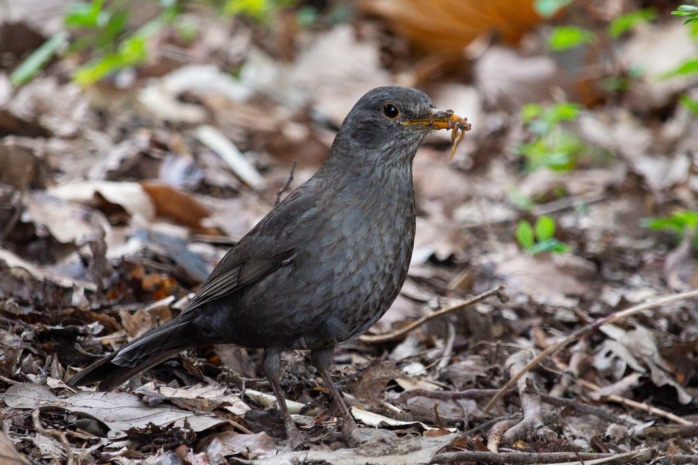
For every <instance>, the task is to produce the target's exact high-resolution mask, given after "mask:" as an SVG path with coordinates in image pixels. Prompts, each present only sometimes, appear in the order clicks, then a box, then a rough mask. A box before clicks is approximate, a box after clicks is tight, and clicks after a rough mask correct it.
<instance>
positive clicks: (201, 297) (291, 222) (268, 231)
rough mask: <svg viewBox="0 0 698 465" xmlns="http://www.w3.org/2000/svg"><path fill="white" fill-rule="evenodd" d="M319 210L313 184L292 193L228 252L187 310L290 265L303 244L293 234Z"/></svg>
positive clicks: (230, 292)
mask: <svg viewBox="0 0 698 465" xmlns="http://www.w3.org/2000/svg"><path fill="white" fill-rule="evenodd" d="M303 187H305V186H303ZM315 210H316V202H315V196H314V195H313V189H312V188H310V186H308V187H307V188H305V189H304V188H299V189H297V190H296V191H294V192H292V193H291V194H290V195H289V196H288V197H287V198H286V199H285V200H284V201H283V202H282V203H281V204H279V205H278V206H277V207H276V208H274V209H273V210H272V211H271V212H269V214H268V215H267V216H266V217H264V219H263V220H262V221H260V222H259V224H257V225H256V226H255V227H254V228H253V229H252V230H250V232H248V233H247V235H245V237H243V238H242V239H241V240H240V242H238V243H237V244H236V245H235V246H234V247H233V248H231V249H230V250H229V251H228V253H227V254H226V255H225V256H224V257H223V258H222V259H221V261H220V262H219V263H218V265H216V267H215V268H214V269H213V271H212V272H211V274H210V275H209V277H208V279H207V280H206V282H205V283H204V285H203V286H202V287H201V289H199V291H198V292H197V293H196V295H195V296H194V298H193V299H192V300H191V302H189V305H188V306H187V309H186V310H185V311H189V310H191V309H193V308H196V307H199V306H201V305H203V304H205V303H208V302H211V301H213V300H216V299H219V298H221V297H223V296H226V295H229V294H232V293H234V292H237V291H239V290H240V289H242V288H244V287H246V286H249V285H250V284H253V283H255V282H257V281H259V280H261V279H263V278H264V277H266V276H268V275H270V274H271V273H273V272H274V271H276V270H277V269H279V268H280V267H282V266H284V265H288V264H290V263H291V262H292V261H293V257H294V256H295V254H296V249H297V248H298V247H299V246H302V244H299V242H298V241H297V240H294V236H295V235H294V234H293V233H294V231H297V230H302V227H301V226H300V223H301V222H304V221H307V220H308V219H309V218H310V217H312V216H313V212H315Z"/></svg>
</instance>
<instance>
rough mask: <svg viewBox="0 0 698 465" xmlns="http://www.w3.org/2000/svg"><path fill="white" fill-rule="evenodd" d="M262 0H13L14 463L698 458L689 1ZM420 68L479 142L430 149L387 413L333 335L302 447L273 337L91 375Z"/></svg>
mask: <svg viewBox="0 0 698 465" xmlns="http://www.w3.org/2000/svg"><path fill="white" fill-rule="evenodd" d="M243 3H244V2H236V1H228V2H218V3H215V2H211V3H210V4H204V3H193V2H187V3H183V4H181V5H180V9H179V10H178V11H176V12H170V13H167V12H164V10H163V7H162V6H160V4H159V3H156V2H144V3H143V5H141V4H140V3H139V4H136V3H133V4H130V3H129V2H122V3H119V4H113V5H109V6H108V7H101V6H100V5H101V3H100V2H93V3H91V4H89V5H91V7H90V8H92V10H90V9H89V8H83V9H82V10H80V9H76V8H75V7H72V8H73V9H70V8H69V7H68V6H67V5H68V4H67V3H65V2H62V1H55V2H24V1H12V0H11V1H9V2H6V4H7V5H6V6H5V13H6V15H5V16H4V17H3V22H2V23H0V37H6V38H10V39H11V40H0V56H1V57H2V60H0V154H1V156H0V198H1V199H2V200H1V201H0V336H1V337H0V347H1V350H0V393H1V395H0V397H1V398H2V401H1V403H0V418H2V425H3V431H2V433H0V457H3V463H18V464H19V463H22V464H25V463H36V464H48V463H70V464H92V463H116V464H137V463H147V464H155V463H163V464H165V463H169V464H179V463H191V464H203V463H212V464H224V463H265V464H266V463H273V464H276V463H278V464H290V463H308V464H310V463H332V464H351V463H387V464H415V463H423V464H427V463H613V462H615V463H636V464H645V463H677V464H678V463H698V452H697V451H696V449H697V447H698V445H697V444H696V440H695V438H696V436H698V423H696V418H698V417H697V416H696V414H697V413H698V408H696V407H697V406H698V404H697V403H696V400H695V398H694V397H693V394H695V393H696V390H697V389H698V375H697V374H696V370H695V361H694V358H695V354H696V353H697V352H698V304H697V303H696V302H697V301H696V300H695V298H696V297H697V296H698V292H696V290H695V289H696V288H698V271H697V268H696V246H697V245H698V240H696V225H697V224H698V210H697V209H696V205H697V201H696V197H697V195H698V117H696V108H698V105H697V104H696V103H695V102H696V100H698V93H697V92H696V89H698V87H697V86H696V83H698V76H697V75H696V72H695V60H696V59H697V58H698V44H697V42H696V36H697V34H696V33H695V30H696V28H695V26H694V25H692V24H690V23H689V24H683V19H682V18H678V17H676V16H672V15H671V12H672V11H673V10H674V9H676V7H677V6H678V5H677V4H673V3H672V2H664V1H649V2H639V1H630V0H628V1H616V0H604V1H600V2H593V4H591V5H582V4H577V3H574V4H572V5H569V6H565V7H563V8H562V9H560V10H557V11H556V12H554V14H552V15H550V16H549V17H548V16H545V15H543V14H542V13H544V12H545V11H542V10H540V8H542V7H541V5H543V4H544V3H545V2H533V3H532V2H530V1H508V2H489V3H487V5H489V7H488V8H486V7H485V6H483V5H485V4H484V3H482V2H475V1H473V2H469V1H465V0H458V1H457V0H438V1H437V0H435V1H433V2H428V4H429V8H426V9H425V6H424V5H426V4H427V2H420V1H418V0H413V1H407V0H405V1H402V2H398V1H397V0H380V1H363V2H345V1H338V0H337V1H298V2H291V3H292V4H290V6H280V5H279V3H277V2H271V1H267V2H256V3H255V2H249V3H250V4H254V5H258V6H259V9H256V10H255V9H249V8H251V7H248V8H247V9H245V8H243V9H242V10H243V11H240V5H242V4H243ZM552 3H554V2H552ZM560 3H565V2H560ZM534 4H535V5H538V7H539V10H538V12H537V10H535V9H534V8H533V6H534ZM224 6H225V7H224ZM66 8H68V9H66ZM110 8H113V9H110ZM66 11H71V12H73V16H70V14H68V13H66ZM125 11H126V12H130V13H131V14H130V15H129V16H128V18H125V17H123V16H120V15H119V14H118V12H125ZM135 11H138V14H136V13H135ZM76 12H78V13H79V14H78V13H76ZM168 15H169V16H168ZM68 17H72V18H73V19H72V21H73V22H72V23H70V21H67V20H66V18H68ZM78 17H79V21H78V19H76V18H78ZM90 18H91V19H90ZM100 18H101V19H100ZM115 18H116V19H115ZM118 18H125V19H124V21H122V20H121V19H118ZM66 21H67V23H66ZM90 21H92V22H90ZM66 24H67V25H66ZM623 24H625V25H626V26H623ZM105 25H111V26H110V27H111V29H109V27H107V26H105ZM146 26H147V27H146ZM624 27H625V29H623V28H624ZM149 28H150V29H149ZM110 30H111V31H112V32H109V31H110ZM471 31H472V33H471ZM139 34H140V35H139ZM52 38H53V39H52ZM129 38H130V39H129ZM49 39H50V40H49ZM141 39H142V40H141ZM46 40H49V42H50V41H51V40H54V45H55V46H54V48H53V50H52V53H50V54H48V55H47V59H46V60H43V61H44V62H43V64H41V63H38V62H36V61H35V62H34V65H32V64H31V62H30V64H29V65H26V63H27V62H26V61H25V60H27V57H30V56H34V57H36V56H37V55H36V54H35V55H31V54H32V53H35V52H36V50H37V49H38V47H39V46H41V44H43V43H44V42H45V41H46ZM129 40H131V41H130V42H129ZM570 42H571V43H570ZM119 44H121V46H119ZM124 44H126V45H124ZM141 46H143V48H142V49H141V48H139V47H141ZM141 51H142V52H143V53H142V54H141ZM129 53H130V55H129ZM22 63H25V65H26V67H25V68H24V69H30V70H31V72H30V73H25V72H24V71H22ZM692 63H693V64H692ZM100 66H102V67H103V68H104V67H106V71H107V72H105V73H104V75H99V76H97V75H96V74H95V72H96V71H95V69H102V68H100ZM692 66H693V68H692ZM20 71H22V72H20ZM395 84H397V85H405V86H410V87H416V88H419V89H421V90H424V91H425V92H426V93H428V94H429V95H430V96H431V97H432V99H433V100H434V101H435V103H436V105H437V107H439V108H443V109H446V108H451V109H453V110H454V111H455V113H456V114H458V115H461V116H464V117H466V118H467V119H468V121H469V122H470V123H472V126H473V129H472V131H470V132H468V133H467V134H466V135H465V139H464V140H463V141H462V143H461V144H460V145H459V146H458V147H457V150H456V152H455V156H454V157H453V159H452V160H450V161H449V158H448V155H449V150H450V149H451V146H452V144H451V139H450V134H449V133H447V132H445V131H442V132H440V133H436V134H434V135H433V136H431V137H430V138H429V139H427V141H426V143H425V144H424V146H423V148H422V149H421V150H420V152H419V153H418V154H417V157H416V159H415V162H414V182H415V189H416V193H417V211H418V221H417V227H418V231H417V239H416V244H415V251H414V256H413V260H412V264H411V267H410V272H409V277H408V281H407V283H406V284H405V286H404V288H403V290H402V293H401V295H400V297H399V298H398V300H397V301H396V302H395V303H394V304H393V306H392V308H391V309H390V310H389V311H388V313H387V314H386V315H385V316H384V317H383V319H382V320H381V321H379V322H378V323H377V324H376V325H375V326H374V327H373V328H371V329H370V330H369V332H368V333H367V334H366V335H364V336H362V337H361V338H359V339H357V340H354V341H351V342H349V343H347V344H345V345H343V346H342V347H341V348H340V349H339V350H338V351H337V353H336V354H335V359H334V361H335V364H334V368H333V376H334V378H335V380H336V381H337V383H338V385H339V387H340V389H341V390H342V392H343V395H344V397H345V400H346V402H347V403H348V404H349V405H350V406H351V407H352V414H353V415H354V417H355V418H356V420H357V422H358V423H359V425H360V426H361V429H360V430H359V431H358V432H357V433H356V434H354V435H353V436H352V437H351V438H346V437H343V436H342V435H341V434H339V432H338V431H339V427H340V425H339V423H338V419H337V417H336V415H337V414H338V412H337V410H336V408H335V407H334V406H333V405H332V403H331V396H330V395H329V392H328V390H327V389H326V387H325V385H324V384H323V382H322V380H321V378H320V376H319V375H318V374H317V372H316V371H315V370H314V369H313V368H312V367H311V365H310V363H309V358H308V355H307V354H306V353H304V352H302V351H296V352H289V353H286V354H285V359H284V364H285V374H284V377H283V380H282V387H283V389H284V391H285V393H286V397H287V399H289V401H293V403H291V408H292V410H293V413H294V415H295V416H294V419H295V420H296V422H297V424H298V426H299V428H300V429H301V430H302V431H303V432H304V433H305V434H307V441H306V443H305V444H303V445H302V446H301V447H299V448H298V449H297V450H295V451H292V450H289V449H288V448H287V447H286V442H285V430H284V427H283V419H282V417H281V415H280V414H279V412H278V410H276V408H275V407H276V406H275V402H274V398H273V396H272V395H271V387H270V386H269V383H268V382H267V381H266V379H265V378H264V374H263V371H262V369H261V367H260V359H261V353H260V352H259V351H257V350H246V349H243V348H239V347H231V346H212V347H204V348H201V349H198V350H195V351H189V352H185V353H183V354H182V355H180V356H178V357H175V358H173V359H171V360H169V361H168V362H165V363H164V364H162V365H160V366H158V367H155V368H154V369H152V370H150V371H148V372H146V373H145V374H143V375H140V376H139V377H137V378H135V379H134V380H132V381H131V382H129V383H128V384H126V385H124V386H123V387H122V388H120V389H119V390H117V391H115V392H107V393H105V392H96V391H95V390H94V387H87V388H80V389H78V390H74V389H71V388H69V387H68V386H67V385H66V384H65V382H66V381H67V380H69V379H70V377H71V376H73V375H74V374H75V373H76V372H77V371H78V370H80V369H82V368H84V367H86V366H87V365H88V364H90V363H91V362H93V361H94V360H96V359H97V357H99V356H101V355H103V354H106V353H109V352H111V351H112V350H114V349H115V348H118V347H120V346H122V345H123V344H125V343H126V342H128V341H130V340H132V339H134V338H136V337H138V336H139V335H141V334H143V333H144V332H146V331H147V330H148V329H150V328H152V327H155V326H157V325H159V324H161V323H162V322H165V321H167V320H169V319H171V318H172V317H173V316H175V315H177V314H178V313H179V312H180V311H181V310H182V309H183V308H184V306H185V305H186V302H187V299H188V298H189V296H190V295H191V292H193V291H195V290H196V289H197V288H198V287H199V286H200V285H201V283H202V282H203V281H204V280H205V279H206V276H207V275H208V273H209V272H210V271H211V269H212V268H213V266H214V265H215V264H216V263H217V261H218V260H219V259H220V258H221V257H222V256H223V254H224V253H225V252H226V251H227V250H228V248H229V247H230V246H231V244H234V243H235V241H236V240H238V239H239V238H240V237H242V235H243V234H244V233H245V232H246V231H247V230H249V229H250V228H251V227H252V226H253V225H254V224H255V223H256V222H257V221H258V220H259V219H260V218H262V217H263V215H264V214H265V213H266V212H268V211H269V210H270V209H271V208H272V207H273V205H274V204H275V203H276V202H277V201H278V199H279V198H282V197H283V196H285V195H287V194H288V192H290V191H291V190H292V189H293V188H295V187H297V186H298V185H299V184H300V183H302V182H303V181H304V180H306V179H307V178H308V177H309V176H311V175H312V173H313V172H314V171H315V170H317V168H318V167H319V166H320V164H321V163H322V161H323V159H324V157H325V156H326V154H327V151H328V150H329V147H330V145H331V143H332V140H333V137H334V134H335V133H336V130H337V128H338V127H339V125H340V124H341V122H342V120H343V118H344V116H345V115H346V114H347V112H348V111H349V109H350V108H351V106H352V105H353V104H354V102H355V101H356V100H357V99H358V98H359V97H360V96H361V95H362V94H363V93H364V92H365V91H367V90H369V89H371V88H373V87H376V86H380V85H395ZM544 351H545V352H544ZM540 354H542V356H541V358H540V360H537V361H536V362H535V363H534V364H531V366H526V365H527V364H528V363H529V362H531V361H532V360H533V359H534V358H535V357H536V356H538V355H540ZM515 377H518V379H517V378H515ZM510 381H511V385H507V382H510ZM592 460H596V461H594V462H591V461H592Z"/></svg>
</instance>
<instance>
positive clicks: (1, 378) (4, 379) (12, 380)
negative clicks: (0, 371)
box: [0, 375, 22, 385]
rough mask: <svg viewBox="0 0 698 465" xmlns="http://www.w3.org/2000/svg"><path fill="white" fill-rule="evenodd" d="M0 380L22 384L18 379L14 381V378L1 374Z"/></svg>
mask: <svg viewBox="0 0 698 465" xmlns="http://www.w3.org/2000/svg"><path fill="white" fill-rule="evenodd" d="M0 381H2V382H4V383H7V384H13V385H14V384H22V383H20V382H19V381H15V380H14V379H10V378H6V377H4V376H3V375H0Z"/></svg>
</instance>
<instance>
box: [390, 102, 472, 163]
mask: <svg viewBox="0 0 698 465" xmlns="http://www.w3.org/2000/svg"><path fill="white" fill-rule="evenodd" d="M403 124H405V125H409V126H412V125H419V126H423V127H424V128H426V129H446V130H449V129H450V130H451V140H452V141H453V147H452V148H451V158H453V155H454V154H455V153H456V147H458V144H459V143H460V141H462V140H463V137H464V136H465V132H466V131H470V129H471V128H472V126H471V125H470V123H468V120H467V119H466V118H462V117H460V116H458V115H456V114H455V113H453V110H437V109H436V108H432V109H431V110H430V114H429V116H428V117H427V118H414V119H409V120H406V121H405V122H404V123H403Z"/></svg>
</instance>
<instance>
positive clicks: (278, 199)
mask: <svg viewBox="0 0 698 465" xmlns="http://www.w3.org/2000/svg"><path fill="white" fill-rule="evenodd" d="M295 171H296V160H293V163H291V171H290V172H289V173H288V179H287V180H286V184H284V186H283V187H282V188H281V189H280V190H279V192H277V193H276V202H274V206H277V205H278V204H279V202H281V196H282V195H283V194H284V192H286V189H288V186H290V185H291V181H293V173H294V172H295Z"/></svg>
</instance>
